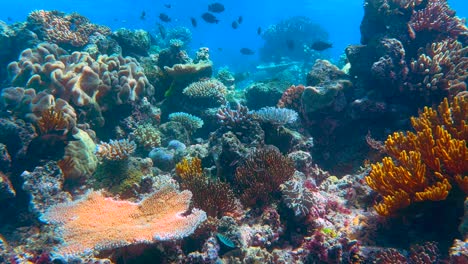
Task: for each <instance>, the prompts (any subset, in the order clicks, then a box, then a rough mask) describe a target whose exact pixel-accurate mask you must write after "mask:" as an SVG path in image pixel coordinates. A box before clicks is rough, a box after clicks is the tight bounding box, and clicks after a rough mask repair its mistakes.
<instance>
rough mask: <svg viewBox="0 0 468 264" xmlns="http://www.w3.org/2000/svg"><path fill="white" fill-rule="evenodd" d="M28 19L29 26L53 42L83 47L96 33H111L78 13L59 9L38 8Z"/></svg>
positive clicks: (106, 28)
mask: <svg viewBox="0 0 468 264" xmlns="http://www.w3.org/2000/svg"><path fill="white" fill-rule="evenodd" d="M27 19H28V27H29V28H31V30H32V31H34V32H35V33H37V34H39V35H40V36H41V37H42V38H43V39H44V40H47V41H49V42H51V43H57V44H69V45H71V46H75V47H82V46H84V45H86V44H88V41H89V38H90V37H91V36H92V35H94V34H101V35H105V36H106V35H110V33H111V30H110V29H109V28H108V27H105V26H99V25H95V24H92V23H91V22H90V21H89V19H87V18H86V17H84V16H81V15H79V14H78V13H72V14H69V15H65V14H64V13H62V12H59V11H44V10H36V11H33V12H31V13H30V14H29V15H28V18H27Z"/></svg>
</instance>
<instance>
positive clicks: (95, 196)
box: [42, 186, 206, 255]
mask: <svg viewBox="0 0 468 264" xmlns="http://www.w3.org/2000/svg"><path fill="white" fill-rule="evenodd" d="M191 197H192V194H191V193H190V192H189V191H183V192H178V191H177V190H175V189H174V188H173V187H170V186H166V187H164V188H163V189H161V190H160V191H158V192H156V193H153V194H152V195H150V196H148V197H147V198H146V199H144V200H143V201H141V202H140V203H132V202H128V201H118V200H114V199H112V198H106V197H104V195H103V194H102V193H100V192H88V193H87V194H86V196H85V197H83V198H82V199H80V200H77V201H75V202H71V203H64V204H58V205H55V206H53V207H51V208H50V209H48V210H47V212H46V213H45V214H44V215H43V216H42V220H44V221H46V222H51V223H55V224H57V225H58V226H59V230H60V235H61V236H62V238H63V240H64V242H65V244H63V245H60V246H59V247H58V248H57V250H56V253H57V254H59V255H81V254H85V253H88V252H91V251H93V250H98V251H99V250H104V249H114V248H118V247H122V246H126V245H131V244H137V243H152V242H153V241H161V240H162V241H164V240H173V239H180V238H183V237H186V236H188V235H190V234H192V233H193V232H194V231H195V229H196V228H197V227H198V225H200V224H201V223H202V222H203V221H205V220H206V214H205V212H203V211H201V210H198V209H192V210H191V213H189V214H187V210H188V209H189V205H190V199H191Z"/></svg>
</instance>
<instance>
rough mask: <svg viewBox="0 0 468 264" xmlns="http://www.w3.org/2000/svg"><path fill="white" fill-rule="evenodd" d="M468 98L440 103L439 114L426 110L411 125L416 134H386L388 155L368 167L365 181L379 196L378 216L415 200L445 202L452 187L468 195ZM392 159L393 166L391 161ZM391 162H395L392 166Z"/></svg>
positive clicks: (392, 212)
mask: <svg viewBox="0 0 468 264" xmlns="http://www.w3.org/2000/svg"><path fill="white" fill-rule="evenodd" d="M466 120H468V100H467V99H465V98H464V97H455V98H454V99H453V102H452V103H450V104H449V103H448V100H447V99H445V100H444V102H443V103H441V104H440V105H439V108H438V111H436V110H433V109H431V108H428V107H426V108H425V109H424V112H422V113H421V114H420V116H419V117H418V118H412V119H411V122H412V125H413V128H414V129H415V131H416V133H413V132H409V131H408V132H406V134H403V133H402V132H397V133H394V134H393V135H390V136H389V137H388V139H387V141H385V148H386V150H387V152H388V153H389V154H390V157H386V158H384V159H383V160H382V164H380V163H378V164H375V165H372V170H371V172H370V173H369V176H367V177H366V182H367V184H369V186H370V187H371V188H372V189H374V190H376V191H377V192H378V193H380V194H381V195H382V196H383V201H382V202H379V203H378V204H377V205H375V209H376V211H377V212H378V213H379V214H381V215H391V214H394V213H396V212H397V211H398V210H400V209H402V208H405V207H407V206H409V205H410V204H411V203H414V202H422V201H427V200H429V201H440V200H445V199H446V198H447V196H448V194H449V192H450V190H451V189H452V184H456V185H458V187H459V188H460V189H461V190H462V191H463V192H465V194H468V184H467V183H468V177H467V176H466V174H467V172H468V167H467V164H468V162H467V161H468V147H467V145H466V142H467V140H468V124H467V123H466ZM394 160H395V162H394ZM395 163H396V164H395Z"/></svg>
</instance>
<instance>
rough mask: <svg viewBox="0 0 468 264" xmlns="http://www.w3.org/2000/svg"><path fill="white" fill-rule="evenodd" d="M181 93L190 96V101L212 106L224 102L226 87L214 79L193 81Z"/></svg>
mask: <svg viewBox="0 0 468 264" xmlns="http://www.w3.org/2000/svg"><path fill="white" fill-rule="evenodd" d="M182 93H183V94H184V95H185V96H187V97H189V98H190V103H193V104H196V105H200V104H201V105H203V106H204V107H213V106H218V105H221V104H224V103H225V102H226V98H225V96H226V93H227V88H226V86H224V84H223V83H222V82H220V81H218V80H216V79H207V80H202V81H198V82H193V83H191V84H190V85H189V86H187V87H186V88H185V89H184V90H183V91H182Z"/></svg>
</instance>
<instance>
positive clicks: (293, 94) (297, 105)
mask: <svg viewBox="0 0 468 264" xmlns="http://www.w3.org/2000/svg"><path fill="white" fill-rule="evenodd" d="M305 88H306V87H305V86H304V85H302V84H299V85H297V86H295V85H291V87H289V88H288V89H286V91H284V93H283V96H281V99H280V100H279V102H278V107H281V108H289V109H293V110H296V111H297V112H301V109H302V104H301V96H302V93H303V92H304V90H305Z"/></svg>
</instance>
